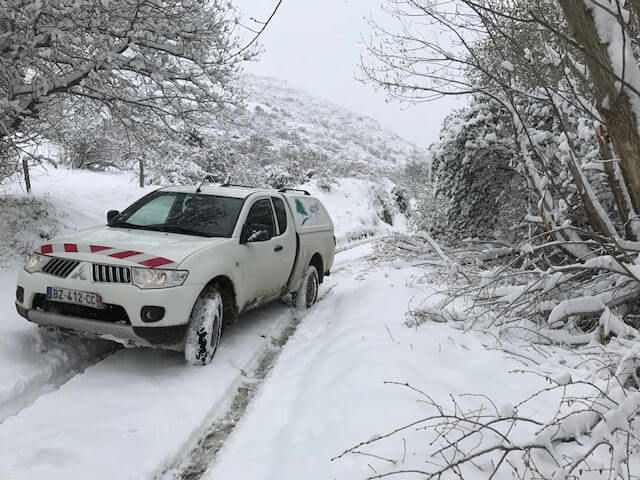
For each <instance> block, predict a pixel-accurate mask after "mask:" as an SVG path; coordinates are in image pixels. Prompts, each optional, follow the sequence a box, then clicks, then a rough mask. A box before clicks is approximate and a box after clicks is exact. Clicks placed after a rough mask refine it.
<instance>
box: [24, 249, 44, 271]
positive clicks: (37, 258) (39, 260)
mask: <svg viewBox="0 0 640 480" xmlns="http://www.w3.org/2000/svg"><path fill="white" fill-rule="evenodd" d="M50 260H51V257H45V256H44V255H40V254H39V253H35V252H34V253H32V254H31V255H30V256H29V258H27V262H26V263H25V264H24V269H25V270H26V271H27V272H29V273H34V272H39V271H40V270H42V267H44V266H45V265H46V264H47V263H49V261H50Z"/></svg>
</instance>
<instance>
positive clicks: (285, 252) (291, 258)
mask: <svg viewBox="0 0 640 480" xmlns="http://www.w3.org/2000/svg"><path fill="white" fill-rule="evenodd" d="M271 202H272V203H273V210H274V212H275V214H276V223H277V227H278V231H277V236H276V237H275V238H274V239H275V240H277V241H276V245H275V247H274V250H275V251H276V252H277V253H278V259H277V267H276V268H277V270H278V278H284V279H285V280H284V282H283V283H281V287H280V290H281V291H280V293H284V289H285V287H286V286H287V283H288V281H289V276H290V275H291V272H292V270H293V267H294V264H295V261H296V255H297V253H298V252H297V243H296V231H295V225H294V224H293V222H292V221H289V214H288V209H287V207H286V205H285V204H284V199H283V198H281V197H275V196H274V197H271Z"/></svg>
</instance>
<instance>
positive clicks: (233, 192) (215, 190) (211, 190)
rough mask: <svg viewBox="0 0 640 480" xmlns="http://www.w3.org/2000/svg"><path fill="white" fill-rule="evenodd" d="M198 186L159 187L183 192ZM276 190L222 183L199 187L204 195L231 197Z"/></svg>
mask: <svg viewBox="0 0 640 480" xmlns="http://www.w3.org/2000/svg"><path fill="white" fill-rule="evenodd" d="M197 188H198V187H195V186H193V185H184V186H171V187H164V188H161V189H160V190H162V191H163V192H184V193H195V192H196V190H197ZM276 192H277V190H271V189H267V188H254V187H243V186H236V185H233V186H223V185H203V186H202V187H200V192H199V193H201V194H204V195H218V196H221V197H233V198H247V197H248V196H249V195H251V194H253V193H270V194H273V193H276Z"/></svg>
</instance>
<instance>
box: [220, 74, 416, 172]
mask: <svg viewBox="0 0 640 480" xmlns="http://www.w3.org/2000/svg"><path fill="white" fill-rule="evenodd" d="M244 84H245V88H246V92H247V102H246V104H247V110H246V112H245V113H244V114H243V115H242V116H241V117H240V120H239V121H240V123H241V126H240V127H238V128H234V129H232V130H231V131H232V132H233V134H234V135H236V136H239V137H241V138H250V137H252V136H253V137H256V136H257V137H261V138H265V139H269V141H270V142H272V144H273V145H274V146H275V147H286V146H297V147H306V148H310V149H314V150H317V151H319V152H322V153H323V154H325V155H327V157H329V158H330V159H331V160H333V161H336V162H344V161H347V162H353V161H359V162H363V163H367V164H370V165H372V166H375V167H384V168H394V167H396V166H398V165H402V164H403V163H404V162H406V161H407V160H408V159H409V158H411V157H419V156H421V155H423V154H424V151H423V150H421V149H419V148H418V147H416V146H415V145H413V144H411V143H410V142H408V141H407V140H405V139H403V138H401V137H400V136H398V135H396V134H395V133H393V132H391V131H389V130H387V129H385V128H384V127H383V126H381V125H380V124H379V123H378V122H377V121H375V120H373V119H371V118H369V117H365V116H363V115H359V114H357V113H354V112H351V111H349V110H347V109H345V108H343V107H340V106H337V105H334V104H332V103H331V102H329V101H327V100H325V99H323V98H320V97H317V96H314V95H311V94H309V93H307V92H306V91H304V90H301V89H297V88H293V87H291V86H289V84H288V83H287V82H286V81H284V80H280V79H276V78H270V77H258V76H253V75H246V76H245V77H244Z"/></svg>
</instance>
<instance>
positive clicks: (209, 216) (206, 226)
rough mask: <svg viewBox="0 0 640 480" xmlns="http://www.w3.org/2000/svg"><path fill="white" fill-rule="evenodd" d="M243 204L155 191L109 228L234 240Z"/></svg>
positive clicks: (216, 197) (215, 198)
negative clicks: (234, 231)
mask: <svg viewBox="0 0 640 480" xmlns="http://www.w3.org/2000/svg"><path fill="white" fill-rule="evenodd" d="M242 203H243V199H242V198H233V197H220V196H216V195H203V194H197V193H184V192H163V191H159V192H153V193H151V194H149V195H147V196H145V197H143V198H141V199H140V200H138V201H137V202H136V203H134V204H133V205H131V206H130V207H128V208H127V209H126V210H124V211H123V212H122V213H121V214H120V215H118V216H117V217H115V218H114V219H113V220H112V221H111V222H110V223H109V226H110V227H113V228H135V229H139V230H154V231H158V232H169V233H180V234H184V235H196V236H199V237H230V236H231V235H232V234H233V229H234V227H235V225H236V221H237V220H238V215H239V214H240V209H241V208H242Z"/></svg>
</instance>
